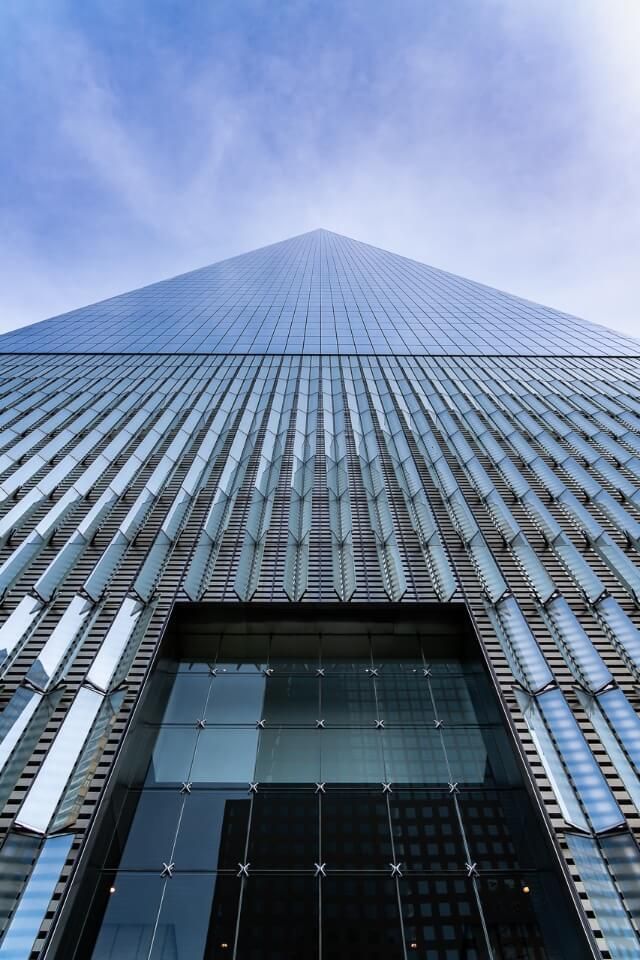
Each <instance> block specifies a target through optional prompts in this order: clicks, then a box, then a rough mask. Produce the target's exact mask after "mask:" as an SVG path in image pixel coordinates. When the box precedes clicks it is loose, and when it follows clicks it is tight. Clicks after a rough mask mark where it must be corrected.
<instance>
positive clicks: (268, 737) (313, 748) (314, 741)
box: [255, 727, 329, 783]
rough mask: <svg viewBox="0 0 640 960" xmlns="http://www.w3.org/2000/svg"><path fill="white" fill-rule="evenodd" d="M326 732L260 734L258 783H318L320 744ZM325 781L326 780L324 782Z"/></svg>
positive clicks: (288, 730)
mask: <svg viewBox="0 0 640 960" xmlns="http://www.w3.org/2000/svg"><path fill="white" fill-rule="evenodd" d="M328 733H329V731H328V730H316V729H313V730H291V729H287V728H286V727H278V728H277V729H275V730H269V729H267V730H261V731H260V743H259V747H258V759H257V762H256V772H255V779H256V780H257V781H258V782H259V783H317V782H318V781H320V780H321V779H323V778H322V777H321V771H320V743H321V739H322V737H324V736H325V735H326V734H328ZM324 779H328V778H326V777H325V778H324Z"/></svg>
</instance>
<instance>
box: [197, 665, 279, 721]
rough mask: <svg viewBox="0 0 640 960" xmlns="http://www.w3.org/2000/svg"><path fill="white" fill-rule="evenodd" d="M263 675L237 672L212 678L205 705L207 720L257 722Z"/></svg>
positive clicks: (263, 680)
mask: <svg viewBox="0 0 640 960" xmlns="http://www.w3.org/2000/svg"><path fill="white" fill-rule="evenodd" d="M265 683H266V680H265V677H263V676H261V675H260V674H254V675H247V674H244V673H242V674H238V675H237V676H233V675H231V674H229V673H226V674H225V675H224V676H218V677H214V678H213V683H212V684H211V693H210V694H209V702H208V704H207V712H206V718H207V723H254V724H255V723H257V722H258V720H262V719H263V718H264V717H263V711H264V707H263V696H264V689H265Z"/></svg>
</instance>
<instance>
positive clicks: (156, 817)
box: [78, 637, 582, 960]
mask: <svg viewBox="0 0 640 960" xmlns="http://www.w3.org/2000/svg"><path fill="white" fill-rule="evenodd" d="M212 639H213V645H215V637H213V638H212ZM414 647H415V655H414V656H413V657H411V658H410V659H407V660H404V661H403V660H399V659H396V660H393V661H385V660H379V659H375V658H374V657H373V655H372V652H370V654H369V656H368V657H360V658H352V657H343V658H341V657H338V658H336V657H335V656H329V657H324V658H323V657H321V656H320V655H318V656H317V658H315V661H314V660H313V659H311V658H308V659H307V660H304V661H302V660H301V661H296V660H295V659H289V660H288V662H283V661H282V659H279V658H277V657H274V658H272V657H270V656H267V657H265V658H264V660H263V661H262V662H255V661H239V662H235V663H234V662H232V661H231V660H230V659H229V658H228V657H224V658H222V659H220V658H218V660H212V661H209V662H208V663H198V662H180V663H179V664H177V665H174V666H169V667H164V668H163V669H164V670H167V669H168V671H169V672H168V674H167V676H166V679H164V678H162V676H161V675H160V676H159V675H158V674H156V678H155V680H154V683H159V684H160V683H161V684H163V688H164V689H167V687H169V685H170V692H169V695H168V701H167V704H166V707H165V709H164V713H163V715H162V716H161V717H160V720H159V723H158V724H157V725H153V726H152V727H150V726H149V724H148V722H147V721H145V720H142V719H141V720H140V721H139V722H140V724H141V728H142V729H144V731H145V732H144V737H145V738H146V739H147V740H148V734H149V731H150V730H151V729H153V730H154V738H153V739H154V745H153V747H152V748H151V751H152V756H151V760H150V762H149V766H148V768H147V771H146V775H144V774H143V775H142V777H136V776H134V777H133V781H132V785H131V786H130V788H129V790H128V793H127V796H126V799H125V801H124V804H123V806H122V809H121V813H120V816H119V817H118V819H117V824H116V828H115V831H114V835H113V840H112V842H111V844H110V847H109V851H108V854H107V857H106V860H105V862H104V863H102V864H101V865H99V866H98V865H96V866H98V870H99V873H98V880H97V884H96V893H95V897H94V902H93V907H92V909H91V910H90V911H89V920H88V922H87V924H86V926H85V929H84V933H83V934H82V935H81V940H80V946H79V948H78V949H79V950H80V951H81V955H82V956H85V955H88V954H86V951H89V950H92V952H91V956H92V958H93V960H116V958H117V960H143V958H144V960H148V958H167V960H168V958H171V960H198V958H200V957H207V958H210V957H216V958H224V957H235V958H237V960H244V958H247V960H249V958H251V960H253V958H255V960H258V958H260V960H268V958H274V960H276V958H278V960H286V958H291V960H293V958H295V960H298V958H301V957H303V958H306V957H309V958H312V957H317V958H320V957H331V958H335V960H339V958H343V957H344V958H347V957H349V958H352V957H365V956H366V957H368V958H380V960H382V958H389V957H395V958H398V960H407V958H409V960H410V958H411V957H420V958H423V960H470V958H471V960H489V958H492V960H511V958H513V957H518V956H520V955H523V951H524V952H525V954H526V956H527V957H528V958H530V960H543V958H555V957H560V956H569V955H578V953H579V952H580V950H581V949H582V944H581V940H580V935H579V934H578V932H577V930H576V929H575V927H574V925H572V924H573V921H572V919H571V913H570V911H567V907H566V905H565V904H564V900H563V897H562V893H561V888H560V887H559V885H558V881H557V878H556V876H555V873H554V871H553V869H552V868H551V866H550V861H549V854H548V852H546V844H545V841H544V839H543V837H542V835H541V833H540V830H539V825H538V821H537V816H536V815H535V813H534V812H533V809H532V807H531V801H530V800H529V797H528V796H527V794H526V792H525V790H524V787H523V784H522V780H521V774H520V772H519V769H518V767H517V764H516V763H515V760H514V757H513V753H512V747H511V745H510V744H509V742H508V738H507V737H506V735H505V732H504V729H503V727H502V723H501V720H500V715H499V710H498V706H497V702H496V700H495V694H494V693H493V691H492V690H491V688H490V684H489V682H488V680H487V678H486V675H485V674H484V672H483V671H482V670H481V668H480V665H479V664H478V663H474V662H473V661H467V662H464V661H459V660H453V659H450V660H441V659H436V660H431V661H430V663H429V664H427V662H426V661H425V660H424V659H423V658H422V656H421V653H420V644H419V642H418V637H416V638H415V639H414ZM159 673H160V674H161V673H162V670H161V671H159ZM262 724H264V726H263V725H262ZM320 724H322V725H320ZM136 736H140V737H142V734H141V733H140V732H138V733H136V732H134V733H133V734H132V737H136ZM129 750H130V751H131V752H136V754H139V753H140V752H141V751H139V750H138V747H137V746H136V744H135V742H134V741H132V743H131V745H130V747H129ZM139 761H141V762H140V769H141V770H142V768H143V766H144V761H142V758H141V757H139ZM454 778H455V779H454ZM150 824H153V829H149V825H150ZM559 896H560V901H558V897H559ZM552 916H553V920H552V919H551V918H552Z"/></svg>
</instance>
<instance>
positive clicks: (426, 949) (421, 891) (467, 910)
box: [399, 877, 528, 960]
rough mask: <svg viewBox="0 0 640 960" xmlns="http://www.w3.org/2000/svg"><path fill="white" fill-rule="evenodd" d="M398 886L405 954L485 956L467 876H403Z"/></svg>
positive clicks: (458, 959) (463, 959)
mask: <svg viewBox="0 0 640 960" xmlns="http://www.w3.org/2000/svg"><path fill="white" fill-rule="evenodd" d="M399 889H400V900H401V903H402V919H403V923H404V936H405V942H406V945H407V956H408V957H410V958H411V957H416V958H420V960H489V954H488V952H487V949H486V946H485V939H484V935H483V932H482V923H481V920H480V913H479V911H478V905H477V902H476V898H475V894H474V889H473V884H472V883H470V882H469V881H468V880H467V879H462V878H460V879H453V878H451V879H450V878H448V877H429V878H427V877H424V878H420V879H417V878H416V879H407V878H404V879H402V880H400V882H399ZM524 956H525V957H527V960H528V955H527V954H524ZM491 960H495V958H491ZM505 960H506V958H505Z"/></svg>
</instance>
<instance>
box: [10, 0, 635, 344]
mask: <svg viewBox="0 0 640 960" xmlns="http://www.w3.org/2000/svg"><path fill="white" fill-rule="evenodd" d="M639 46H640V6H639V5H638V3H637V0H608V2H607V3H602V2H601V0H580V2H579V3H577V2H575V0H415V2H414V0H393V2H383V0H322V2H313V0H292V2H284V0H224V2H222V0H219V2H216V0H126V2H123V0H85V2H82V3H80V2H78V0H3V2H2V5H1V6H0V129H2V131H3V147H2V149H1V151H0V166H1V169H0V329H9V328H11V327H14V326H17V325H19V324H22V323H27V322H30V321H33V320H38V319H41V318H43V317H45V316H50V315H53V314H55V313H59V312H61V311H63V310H67V309H70V308H72V307H75V306H79V305H81V304H84V303H88V302H91V301H94V300H98V299H101V298H103V297H106V296H110V295H111V294H114V293H118V292H121V291H124V290H127V289H130V288H132V287H137V286H140V285H142V284H144V283H148V282H151V281H153V280H157V279H160V278H162V277H165V276H171V275H173V274H176V273H179V272H182V271H184V270H188V269H192V268H194V267H197V266H201V265H203V264H206V263H210V262H213V261H215V260H219V259H222V258H224V257H227V256H231V255H234V254H236V253H240V252H243V251H245V250H248V249H252V248H254V247H257V246H261V245H263V244H265V243H270V242H273V241H275V240H279V239H283V238H285V237H287V236H291V235H293V234H297V233H302V232H304V231H305V230H310V229H313V228H315V227H318V226H323V227H326V228H327V229H331V230H336V231H338V232H340V233H345V234H347V235H349V236H353V237H356V238H357V239H360V240H365V241H367V242H370V243H374V244H376V245H378V246H382V247H386V248H388V249H391V250H394V251H396V252H398V253H403V254H405V255H407V256H411V257H415V258H416V259H418V260H423V261H425V262H428V263H432V264H433V265H435V266H439V267H443V268H445V269H447V270H451V271H453V272H455V273H460V274H462V275H464V276H469V277H471V278H473V279H476V280H480V281H483V282H485V283H489V284H492V285H494V286H497V287H500V288H502V289H506V290H509V291H510V292H513V293H517V294H520V295H522V296H525V297H529V298H531V299H533V300H538V301H540V302H542V303H547V304H549V305H551V306H554V307H557V308H559V309H563V310H567V311H569V312H572V313H576V314H578V315H581V316H585V317H587V318H588V319H591V320H595V321H598V322H601V323H605V324H607V325H610V326H614V327H616V328H618V329H620V330H626V331H627V332H630V333H634V334H636V335H640V311H639V310H638V307H637V305H638V304H639V303H640V269H639V267H638V261H639V254H640V162H639V160H638V158H639V157H640V71H639V70H638V68H637V50H638V48H639Z"/></svg>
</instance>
